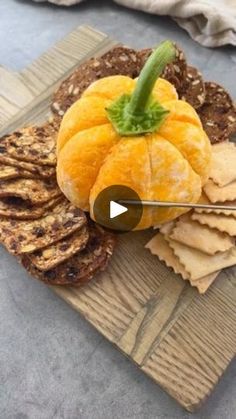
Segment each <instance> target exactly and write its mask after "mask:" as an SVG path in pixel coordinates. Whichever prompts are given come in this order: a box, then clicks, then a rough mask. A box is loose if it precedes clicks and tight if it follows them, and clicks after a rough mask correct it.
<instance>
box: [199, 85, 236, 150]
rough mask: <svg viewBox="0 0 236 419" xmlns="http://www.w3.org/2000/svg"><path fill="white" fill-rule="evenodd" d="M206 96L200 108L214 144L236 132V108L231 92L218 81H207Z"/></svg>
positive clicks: (207, 131) (204, 123) (200, 114)
mask: <svg viewBox="0 0 236 419" xmlns="http://www.w3.org/2000/svg"><path fill="white" fill-rule="evenodd" d="M205 91H206V98H205V102H204V104H203V106H201V107H200V108H199V109H198V114H199V116H200V118H201V121H202V124H203V128H204V130H205V131H206V133H207V135H208V137H209V138H210V140H211V143H212V144H215V143H219V142H222V141H226V140H227V139H228V138H229V136H230V135H231V134H233V133H234V132H236V108H235V106H234V104H233V100H232V98H231V97H230V95H229V93H228V92H227V91H226V90H225V89H224V88H223V87H222V86H220V85H218V84H217V83H212V82H207V83H205Z"/></svg>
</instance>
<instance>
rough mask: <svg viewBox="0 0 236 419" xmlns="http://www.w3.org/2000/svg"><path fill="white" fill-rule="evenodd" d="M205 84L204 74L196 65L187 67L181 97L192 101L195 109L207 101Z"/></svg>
mask: <svg viewBox="0 0 236 419" xmlns="http://www.w3.org/2000/svg"><path fill="white" fill-rule="evenodd" d="M205 96H206V92H205V85H204V81H203V78H202V74H201V73H200V72H199V71H198V70H197V69H196V68H195V67H190V66H188V67H187V75H186V78H185V81H184V84H183V86H182V89H181V91H180V99H182V100H185V101H186V102H188V103H190V104H191V105H192V106H193V107H194V108H195V109H198V108H200V107H201V106H202V105H203V103H204V102H205Z"/></svg>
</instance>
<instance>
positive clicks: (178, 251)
mask: <svg viewBox="0 0 236 419" xmlns="http://www.w3.org/2000/svg"><path fill="white" fill-rule="evenodd" d="M169 244H170V247H171V248H172V249H173V251H174V253H175V255H176V256H177V257H178V258H179V260H180V262H181V264H182V265H183V266H184V268H185V270H186V271H187V272H188V274H189V275H190V278H191V279H192V280H196V279H199V278H202V277H204V276H206V275H209V274H212V273H213V272H216V271H219V270H221V269H223V268H227V267H229V266H232V265H235V264H236V246H234V247H232V248H231V249H229V250H227V251H226V252H220V253H216V254H215V255H212V256H210V255H207V254H206V253H203V252H201V251H200V250H197V249H193V248H191V247H188V246H186V245H184V244H182V243H178V242H176V241H174V240H169Z"/></svg>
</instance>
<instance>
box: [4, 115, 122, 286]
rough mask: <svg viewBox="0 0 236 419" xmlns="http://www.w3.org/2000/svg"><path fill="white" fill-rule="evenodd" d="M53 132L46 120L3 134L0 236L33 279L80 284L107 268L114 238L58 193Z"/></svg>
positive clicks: (54, 283) (55, 129)
mask: <svg viewBox="0 0 236 419" xmlns="http://www.w3.org/2000/svg"><path fill="white" fill-rule="evenodd" d="M56 133H57V127H56V125H55V123H53V122H51V123H49V122H47V123H45V124H44V125H43V126H41V127H36V126H31V127H27V128H23V129H22V130H19V131H17V132H14V133H13V134H11V135H6V136H5V137H3V138H2V139H1V141H0V241H1V243H2V244H3V245H4V246H5V247H6V248H7V250H8V251H9V252H10V253H11V254H13V255H14V256H16V257H17V258H18V260H19V261H20V262H21V263H22V264H23V266H24V267H25V268H26V269H27V270H28V271H29V272H30V273H31V274H32V275H33V276H34V277H35V278H38V279H40V280H42V281H43V282H46V283H48V284H51V285H81V284H83V283H85V282H87V281H88V280H89V279H90V278H92V277H93V276H94V274H95V273H96V272H98V271H100V270H103V269H104V268H105V267H106V265H107V262H108V260H109V258H110V256H111V254H112V252H113V248H114V244H115V239H114V236H113V235H112V234H111V233H108V232H106V231H105V230H103V229H102V228H100V227H98V226H97V225H95V223H93V222H92V221H91V220H88V219H87V217H86V215H85V213H84V212H83V211H81V210H79V209H78V208H76V207H74V206H73V205H72V204H71V203H70V202H69V201H67V199H66V198H65V197H64V196H63V195H62V193H61V191H60V189H59V187H58V185H57V181H56V153H55V146H56Z"/></svg>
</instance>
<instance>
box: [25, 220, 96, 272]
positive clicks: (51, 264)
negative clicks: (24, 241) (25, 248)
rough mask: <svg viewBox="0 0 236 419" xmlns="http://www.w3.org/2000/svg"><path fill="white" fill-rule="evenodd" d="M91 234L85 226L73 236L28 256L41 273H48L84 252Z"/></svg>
mask: <svg viewBox="0 0 236 419" xmlns="http://www.w3.org/2000/svg"><path fill="white" fill-rule="evenodd" d="M88 239H89V232H88V228H87V226H86V225H85V226H84V227H82V228H81V229H80V230H78V231H76V232H75V233H73V234H72V235H71V236H69V237H66V238H64V239H63V240H60V241H59V242H57V243H53V244H51V245H50V246H48V247H46V248H44V249H40V250H36V252H33V253H31V254H29V255H28V257H29V259H30V261H31V262H32V263H33V265H34V266H35V267H36V268H37V269H39V270H40V271H48V270H49V269H53V268H55V266H57V265H59V264H60V263H62V262H64V261H65V260H67V259H69V258H70V257H72V256H73V255H75V254H76V253H78V252H80V251H81V250H83V249H84V248H85V246H86V244H87V242H88Z"/></svg>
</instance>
